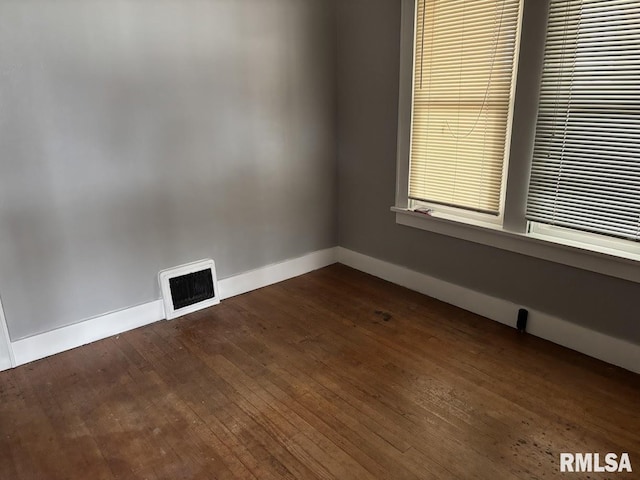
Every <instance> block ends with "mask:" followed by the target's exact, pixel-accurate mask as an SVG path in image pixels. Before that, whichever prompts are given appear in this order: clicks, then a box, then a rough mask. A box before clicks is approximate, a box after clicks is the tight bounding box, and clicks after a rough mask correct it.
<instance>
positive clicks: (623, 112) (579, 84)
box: [527, 0, 640, 242]
mask: <svg viewBox="0 0 640 480" xmlns="http://www.w3.org/2000/svg"><path fill="white" fill-rule="evenodd" d="M539 103H540V106H539V110H538V119H537V128H536V138H535V150H534V154H533V163H532V166H531V183H530V187H529V196H528V202H527V218H528V219H529V220H530V221H532V222H534V223H533V225H532V228H533V229H534V230H535V229H536V227H537V225H536V224H543V225H553V226H559V227H564V229H565V231H566V230H567V229H568V230H574V231H578V232H580V231H584V232H590V233H593V234H599V235H602V236H604V237H605V238H606V237H610V238H621V239H626V240H631V241H635V242H637V241H638V240H640V2H637V1H620V0H608V1H604V0H561V1H553V2H552V3H551V7H550V12H549V25H548V27H547V42H546V50H545V61H544V71H543V74H542V87H541V93H540V102H539ZM543 231H544V230H543ZM550 231H551V232H552V230H550ZM558 233H559V234H561V231H560V230H558ZM567 233H568V232H567ZM603 240H604V239H603Z"/></svg>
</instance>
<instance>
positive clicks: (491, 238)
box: [391, 207, 640, 283]
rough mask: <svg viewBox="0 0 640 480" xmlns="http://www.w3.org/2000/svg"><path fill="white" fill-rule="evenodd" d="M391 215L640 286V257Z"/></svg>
mask: <svg viewBox="0 0 640 480" xmlns="http://www.w3.org/2000/svg"><path fill="white" fill-rule="evenodd" d="M391 211H393V212H395V214H396V223H398V224H400V225H405V226H408V227H414V228H419V229H421V230H427V231H430V232H434V233H438V234H441V235H447V236H450V237H455V238H459V239H462V240H467V241H470V242H474V243H479V244H482V245H488V246H491V247H495V248H500V249H502V250H507V251H510V252H515V253H520V254H522V255H527V256H530V257H535V258H540V259H543V260H548V261H551V262H555V263H561V264H563V265H569V266H571V267H576V268H580V269H583V270H589V271H592V272H597V273H601V274H604V275H609V276H612V277H617V278H622V279H625V280H629V281H632V282H636V283H640V268H639V267H640V255H636V254H633V253H627V252H619V251H615V250H611V249H607V248H605V247H592V246H586V245H585V246H581V245H580V244H579V243H578V242H574V241H570V240H562V239H555V238H553V239H552V238H548V237H544V238H542V237H540V236H533V235H530V234H526V233H519V232H511V231H508V230H504V229H503V228H502V227H501V226H500V225H493V224H489V223H483V222H479V221H474V220H469V219H457V218H453V217H452V216H444V215H425V214H422V213H416V212H413V211H411V210H408V209H405V208H399V207H391Z"/></svg>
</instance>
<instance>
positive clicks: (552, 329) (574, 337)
mask: <svg viewBox="0 0 640 480" xmlns="http://www.w3.org/2000/svg"><path fill="white" fill-rule="evenodd" d="M336 262H340V263H343V264H345V265H347V266H350V267H352V268H355V269H357V270H360V271H363V272H365V273H369V274H371V275H374V276H376V277H379V278H382V279H384V280H387V281H390V282H392V283H395V284H397V285H401V286H404V287H407V288H409V289H411V290H415V291H417V292H420V293H423V294H425V295H429V296H431V297H434V298H437V299H438V300H442V301H444V302H446V303H450V304H452V305H455V306H458V307H460V308H463V309H465V310H468V311H470V312H473V313H476V314H478V315H482V316H484V317H487V318H489V319H491V320H494V321H497V322H500V323H503V324H505V325H509V326H511V327H515V321H516V317H517V311H518V309H519V308H523V307H524V308H527V310H528V311H529V319H528V323H527V331H528V332H529V333H530V334H531V335H535V336H537V337H541V338H544V339H546V340H549V341H551V342H553V343H557V344H558V345H562V346H565V347H568V348H571V349H573V350H576V351H578V352H581V353H584V354H586V355H589V356H591V357H595V358H598V359H600V360H603V361H605V362H608V363H611V364H613V365H617V366H620V367H622V368H626V369H627V370H631V371H633V372H636V373H640V345H636V344H633V343H630V342H627V341H624V340H621V339H618V338H615V337H611V336H609V335H605V334H603V333H600V332H596V331H594V330H590V329H588V328H585V327H582V326H580V325H576V324H574V323H570V322H567V321H565V320H562V319H560V318H557V317H554V316H552V315H548V314H546V313H543V312H538V311H536V310H534V309H530V308H528V307H527V306H526V305H524V306H523V305H516V304H514V303H512V302H509V301H507V300H503V299H500V298H496V297H492V296H490V295H486V294H483V293H479V292H476V291H474V290H470V289H468V288H465V287H461V286H459V285H454V284H452V283H449V282H445V281H443V280H440V279H437V278H434V277H431V276H429V275H426V274H423V273H419V272H416V271H414V270H410V269H408V268H406V267H401V266H398V265H394V264H392V263H389V262H385V261H383V260H378V259H376V258H373V257H369V256H367V255H363V254H361V253H357V252H354V251H352V250H348V249H346V248H342V247H334V248H328V249H326V250H320V251H317V252H313V253H309V254H307V255H303V256H301V257H298V258H294V259H290V260H286V261H283V262H280V263H276V264H273V265H268V266H265V267H262V268H258V269H256V270H252V271H249V272H245V273H241V274H239V275H234V276H232V277H229V278H224V279H221V280H219V281H218V288H219V290H220V297H221V299H223V300H224V299H226V298H230V297H233V296H235V295H240V294H242V293H246V292H249V291H251V290H256V289H258V288H262V287H266V286H268V285H272V284H274V283H278V282H281V281H283V280H287V279H289V278H293V277H297V276H298V275H303V274H305V273H308V272H311V271H313V270H316V269H318V268H322V267H326V266H327V265H331V264H333V263H336ZM213 308H215V307H213ZM164 318H165V316H164V308H163V305H162V300H155V301H153V302H149V303H145V304H143V305H138V306H135V307H131V308H127V309H124V310H120V311H117V312H111V313H107V314H105V315H100V316H98V317H95V318H91V319H88V320H85V321H82V322H79V323H75V324H73V325H69V326H66V327H62V328H59V329H56V330H52V331H50V332H45V333H42V334H39V335H34V336H32V337H28V338H24V339H21V340H17V341H14V342H11V344H10V346H9V347H10V353H11V363H12V365H5V366H0V370H2V369H3V368H9V367H11V366H13V367H16V366H19V365H23V364H25V363H29V362H33V361H35V360H39V359H41V358H44V357H48V356H50V355H54V354H56V353H60V352H64V351H66V350H70V349H72V348H76V347H79V346H81V345H85V344H87V343H91V342H95V341H97V340H101V339H103V338H107V337H110V336H112V335H117V334H119V333H122V332H126V331H127V330H132V329H134V328H138V327H142V326H144V325H148V324H150V323H154V322H157V321H159V320H163V319H164Z"/></svg>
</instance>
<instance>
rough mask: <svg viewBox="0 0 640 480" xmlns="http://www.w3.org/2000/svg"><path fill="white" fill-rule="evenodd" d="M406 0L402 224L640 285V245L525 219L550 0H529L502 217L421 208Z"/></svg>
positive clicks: (398, 206) (410, 8) (411, 11)
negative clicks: (413, 181)
mask: <svg viewBox="0 0 640 480" xmlns="http://www.w3.org/2000/svg"><path fill="white" fill-rule="evenodd" d="M401 1H402V21H401V43H400V88H399V99H398V145H397V174H396V201H395V206H393V207H391V210H392V211H393V212H394V213H395V216H396V223H398V224H400V225H404V226H409V227H414V228H419V229H422V230H427V231H430V232H434V233H438V234H442V235H448V236H452V237H456V238H460V239H463V240H467V241H471V242H475V243H480V244H484V245H489V246H492V247H495V248H500V249H504V250H508V251H511V252H516V253H520V254H524V255H528V256H532V257H536V258H541V259H544V260H549V261H552V262H556V263H561V264H564V265H569V266H572V267H577V268H581V269H584V270H589V271H593V272H597V273H602V274H605V275H609V276H613V277H617V278H622V279H625V280H630V281H633V282H637V283H640V244H635V243H634V242H630V241H625V240H620V241H616V240H615V239H612V240H608V239H607V238H606V237H604V236H600V235H593V234H586V233H585V234H582V233H581V232H575V231H570V232H567V231H566V229H561V228H558V227H554V228H549V227H548V226H541V225H540V224H533V223H530V222H528V221H527V220H526V218H525V210H526V197H527V190H528V185H529V175H530V169H531V161H532V158H533V145H534V140H535V125H536V117H537V111H538V107H537V106H538V99H539V93H540V79H541V75H542V66H543V60H544V45H545V36H546V25H547V16H548V10H549V0H524V9H523V12H522V26H521V37H520V51H519V58H526V59H527V61H526V62H518V66H517V72H518V74H517V77H516V85H515V101H514V104H513V117H512V123H511V135H512V138H511V142H510V148H509V152H508V159H507V160H506V161H505V168H506V169H508V170H507V171H506V172H505V178H506V182H505V183H506V184H505V188H504V191H503V196H504V201H503V208H502V209H501V212H500V213H501V215H500V217H499V218H498V219H497V221H496V217H495V216H492V217H493V219H490V218H487V217H491V216H490V215H486V214H476V213H473V212H469V213H467V212H465V211H464V210H462V209H456V208H442V206H439V205H424V206H426V207H428V208H430V209H432V211H431V212H430V213H429V214H424V213H417V212H415V211H414V208H415V206H416V205H414V204H413V203H412V201H411V200H410V199H409V192H408V188H409V187H408V178H409V153H410V140H411V111H412V105H411V103H412V100H413V98H412V97H413V89H412V82H413V79H412V75H413V62H414V52H413V44H414V26H415V25H414V24H415V10H416V9H415V5H416V0H401ZM600 237H603V238H600ZM636 247H637V248H636Z"/></svg>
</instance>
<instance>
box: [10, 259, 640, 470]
mask: <svg viewBox="0 0 640 480" xmlns="http://www.w3.org/2000/svg"><path fill="white" fill-rule="evenodd" d="M560 452H599V453H601V455H603V454H604V453H607V452H614V453H617V454H620V453H622V452H628V453H629V455H630V459H631V462H632V465H633V467H634V473H620V474H613V475H612V474H607V476H602V475H603V474H573V476H572V475H571V474H561V473H560V472H559V467H558V462H559V454H560ZM638 472H640V376H638V375H634V374H632V373H630V372H627V371H624V370H621V369H618V368H615V367H612V366H609V365H607V364H605V363H602V362H599V361H597V360H594V359H591V358H588V357H586V356H584V355H581V354H578V353H576V352H573V351H570V350H567V349H564V348H561V347H558V346H556V345H553V344H551V343H549V342H546V341H543V340H540V339H537V338H535V337H531V336H526V335H518V334H517V333H516V332H515V331H514V330H513V329H510V328H507V327H505V326H503V325H500V324H497V323H495V322H492V321H490V320H487V319H484V318H482V317H478V316H476V315H473V314H471V313H469V312H466V311H463V310H460V309H458V308H455V307H452V306H449V305H446V304H444V303H441V302H438V301H436V300H433V299H430V298H428V297H425V296H422V295H420V294H417V293H414V292H411V291H409V290H406V289H403V288H400V287H397V286H394V285H392V284H389V283H387V282H384V281H382V280H379V279H376V278H374V277H371V276H368V275H365V274H363V273H360V272H357V271H355V270H352V269H349V268H347V267H345V266H342V265H333V266H331V267H328V268H325V269H322V270H319V271H316V272H313V273H310V274H307V275H304V276H302V277H298V278H295V279H292V280H289V281H286V282H283V283H281V284H278V285H273V286H270V287H267V288H264V289H261V290H257V291H254V292H251V293H248V294H245V295H242V296H239V297H235V298H231V299H228V300H225V301H223V302H222V303H221V304H220V305H218V306H215V307H213V308H211V309H208V310H205V311H202V312H199V313H196V314H193V315H190V316H188V317H185V318H182V319H179V320H174V321H171V322H160V323H156V324H154V325H150V326H148V327H144V328H140V329H138V330H134V331H131V332H127V333H125V334H121V335H119V336H117V337H113V338H110V339H106V340H103V341H100V342H96V343H94V344H91V345H88V346H85V347H82V348H78V349H75V350H72V351H69V352H65V353H62V354H59V355H55V356H53V357H49V358H47V359H44V360H40V361H38V362H34V363H31V364H28V365H25V366H22V367H19V368H17V369H14V370H10V371H5V372H1V373H0V478H1V479H65V478H69V479H91V480H95V479H112V478H122V479H129V478H131V479H137V478H140V479H161V478H162V479H181V478H188V479H213V478H220V479H245V478H247V479H282V478H283V479H294V478H297V479H309V480H313V479H340V480H344V479H365V480H366V479H389V480H403V479H407V480H414V479H423V478H434V479H436V478H437V479H491V480H494V479H535V478H538V479H543V478H544V479H547V478H560V477H566V476H567V475H569V477H571V478H581V479H582V478H613V477H614V478H621V479H624V478H638V477H634V475H638Z"/></svg>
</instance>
